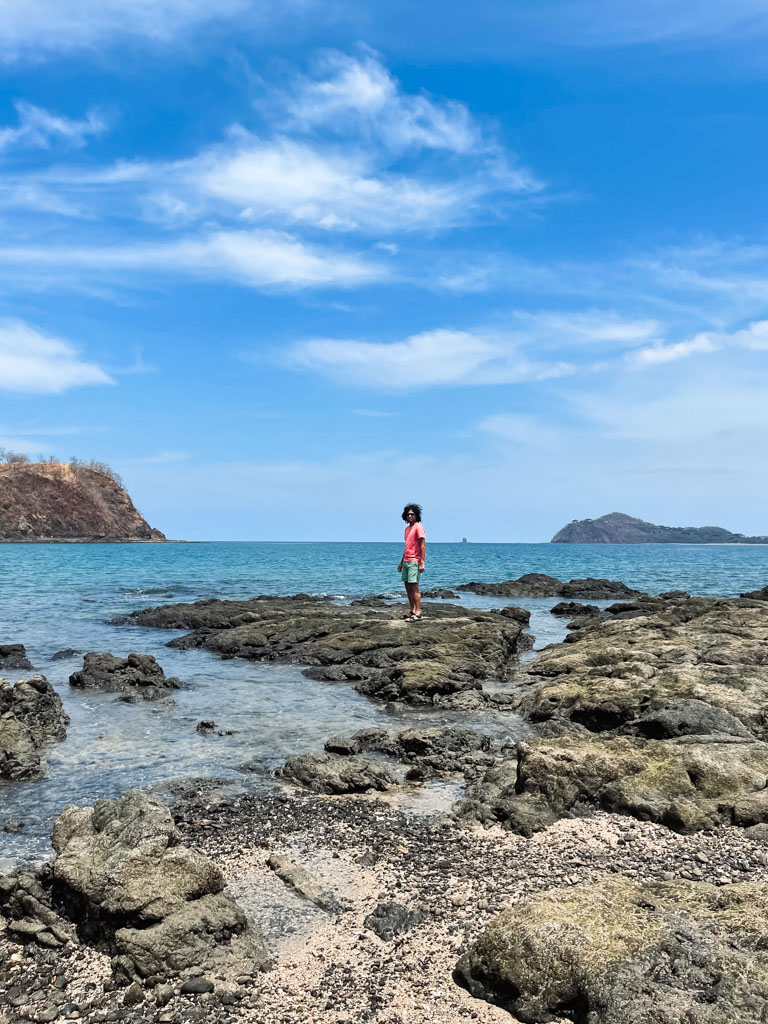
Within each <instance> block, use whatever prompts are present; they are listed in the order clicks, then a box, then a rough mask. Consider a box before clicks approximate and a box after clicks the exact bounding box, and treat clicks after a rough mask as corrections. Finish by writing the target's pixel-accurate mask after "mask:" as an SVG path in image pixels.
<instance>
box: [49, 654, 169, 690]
mask: <svg viewBox="0 0 768 1024" xmlns="http://www.w3.org/2000/svg"><path fill="white" fill-rule="evenodd" d="M69 685H70V686H73V687H75V688H77V689H80V690H98V691H99V692H101V693H121V694H123V696H124V699H126V700H128V701H129V702H133V701H142V700H159V699H161V698H163V697H168V696H169V695H170V694H171V693H172V692H173V690H178V689H179V687H180V686H181V682H180V681H179V680H178V679H176V678H175V677H171V678H168V679H167V678H166V676H165V673H164V672H163V670H162V668H161V667H160V666H159V665H158V664H157V662H156V661H155V659H154V658H153V657H152V655H151V654H129V655H128V657H127V658H116V657H115V656H114V655H113V654H96V653H93V652H91V653H90V654H86V655H85V658H84V659H83V667H82V669H80V671H79V672H73V673H72V675H71V676H70V677H69Z"/></svg>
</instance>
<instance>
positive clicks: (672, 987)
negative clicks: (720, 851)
mask: <svg viewBox="0 0 768 1024" xmlns="http://www.w3.org/2000/svg"><path fill="white" fill-rule="evenodd" d="M455 976H456V980H457V981H459V982H460V983H461V984H463V985H464V986H466V987H467V988H468V989H469V991H470V992H471V993H472V994H473V995H474V996H476V997H478V998H482V999H487V1000H490V1001H492V1002H494V1003H497V1004H499V1005H500V1006H503V1007H504V1008H505V1009H507V1010H509V1012H510V1013H512V1014H514V1016H515V1017H516V1018H517V1019H518V1020H521V1021H524V1022H525V1024H538V1022H541V1021H546V1020H552V1019H553V1018H554V1017H558V1018H561V1017H565V1018H567V1019H569V1020H576V1021H584V1022H586V1021H589V1022H590V1024H648V1022H651V1021H652V1022H653V1024H680V1022H681V1021H685V1022H690V1024H693V1022H694V1021H695V1022H696V1024H726V1022H730V1021H736V1020H738V1021H740V1022H743V1024H763V1022H764V1021H765V1007H766V1005H768V885H766V884H765V883H757V882H755V883H747V884H740V885H727V886H723V887H721V888H718V887H716V886H713V885H708V884H706V883H696V882H683V881H677V882H655V883H645V884H639V883H636V882H632V881H630V880H629V879H627V878H621V877H614V878H607V879H605V880H604V881H601V882H598V883H595V884H591V885H581V886H576V887H573V888H568V889H556V890H551V891H549V892H545V893H542V894H539V895H536V896H534V897H533V898H531V899H528V900H524V901H523V902H521V903H518V904H516V905H515V906H513V907H511V908H509V909H508V910H505V911H503V912H502V913H501V914H500V915H499V916H498V917H496V918H494V919H493V920H492V921H491V923H490V924H489V925H488V927H487V928H486V929H485V931H484V932H483V934H482V935H481V936H480V938H479V939H478V940H477V942H475V943H474V944H473V945H472V946H471V947H470V949H469V950H468V952H467V953H466V954H464V955H463V956H462V957H461V959H460V960H459V962H458V964H457V967H456V975H455Z"/></svg>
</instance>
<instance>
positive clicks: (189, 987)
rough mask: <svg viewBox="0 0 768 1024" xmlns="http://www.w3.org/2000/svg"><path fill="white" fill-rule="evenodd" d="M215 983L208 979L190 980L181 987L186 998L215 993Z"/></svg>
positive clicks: (197, 978) (196, 978)
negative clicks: (204, 993)
mask: <svg viewBox="0 0 768 1024" xmlns="http://www.w3.org/2000/svg"><path fill="white" fill-rule="evenodd" d="M213 988H214V985H213V982H212V981H209V980H208V979H207V978H201V977H195V978H188V979H187V980H186V981H185V982H184V983H183V984H182V986H181V994H182V995H185V996H189V995H199V994H201V993H203V992H213Z"/></svg>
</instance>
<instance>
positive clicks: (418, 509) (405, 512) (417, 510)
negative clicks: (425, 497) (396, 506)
mask: <svg viewBox="0 0 768 1024" xmlns="http://www.w3.org/2000/svg"><path fill="white" fill-rule="evenodd" d="M409 512H415V513H416V520H415V521H416V522H417V523H420V522H421V505H406V506H405V508H404V509H403V514H402V516H401V518H402V519H403V520H404V521H405V522H406V523H407V522H408V513H409Z"/></svg>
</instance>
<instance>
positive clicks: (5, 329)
mask: <svg viewBox="0 0 768 1024" xmlns="http://www.w3.org/2000/svg"><path fill="white" fill-rule="evenodd" d="M2 12H3V14H2V19H0V76H1V77H0V83H1V84H0V162H2V176H1V177H0V229H1V230H0V445H2V446H5V447H9V448H13V449H16V450H21V451H24V452H27V453H29V454H30V455H31V456H32V457H36V456H37V454H38V453H39V454H43V455H49V454H54V455H57V456H59V457H60V458H63V459H67V458H69V457H70V456H71V455H77V456H79V457H81V458H97V459H100V460H103V461H107V462H109V463H110V464H111V465H112V466H113V467H114V468H115V469H116V470H118V471H119V472H120V473H121V474H122V476H123V478H124V480H125V482H126V485H127V486H128V488H129V490H130V492H131V494H132V495H133V497H134V499H135V501H136V504H137V505H138V507H139V508H140V510H141V511H142V512H143V513H144V514H145V515H146V516H147V518H148V519H149V521H150V522H151V523H152V524H153V525H154V526H157V527H159V528H160V529H162V530H164V531H165V532H166V533H167V534H168V535H169V536H173V537H183V538H188V539H244V540H245V539H268V540H280V539H308V540H314V539H327V540H345V539H348V540H384V539H389V538H396V537H398V536H399V533H400V527H399V510H400V508H401V507H402V505H403V504H404V502H406V501H420V502H421V503H422V504H423V505H424V507H425V522H426V524H427V526H428V528H429V536H430V537H431V538H432V539H433V540H456V539H460V538H461V537H462V536H467V537H469V538H470V539H473V540H477V541H480V540H498V541H514V540H521V541H537V540H548V539H549V538H550V537H551V535H552V534H553V533H554V532H555V531H556V530H557V529H558V528H559V527H560V526H562V525H563V524H564V523H565V522H567V521H568V520H570V519H572V518H581V517H584V516H598V515H601V514H603V513H605V512H610V511H625V512H628V513H630V514H633V515H638V516H641V517H642V518H644V519H649V520H652V521H655V522H662V523H667V524H670V525H704V524H719V525H724V526H727V527H729V528H731V529H733V530H739V531H742V532H745V533H767V532H768V513H767V512H766V498H768V483H767V480H768V474H766V451H768V402H767V401H766V384H767V383H768V381H767V380H766V378H767V376H768V374H766V353H767V352H768V308H767V307H768V230H767V229H766V218H767V215H768V193H767V192H766V188H765V168H766V166H767V165H768V131H766V128H767V127H768V58H766V56H765V54H766V52H767V51H766V42H768V7H766V4H765V2H764V0H728V2H727V3H726V2H725V0H696V2H694V0H646V2H645V3H644V4H642V5H638V4H637V3H636V2H630V0H567V2H566V0H503V2H502V0H498V2H495V0H479V2H478V3H476V4H471V5H468V4H465V3H457V2H447V3H446V2H445V0H443V2H441V3H440V4H437V3H435V2H432V0H425V2H423V3H420V4H412V3H408V4H406V3H405V2H403V0H388V2H387V3H384V2H381V3H380V2H372V0H368V2H365V0H363V2H352V0H323V2H322V3H321V2H319V0H317V2H314V0H282V2H281V3H279V4H277V3H271V2H267V0H261V2H254V0H218V2H217V3H215V4H214V3H213V2H210V0H152V2H151V3H150V2H148V0H98V2H97V0H68V2H67V3H66V4H62V3H59V2H54V0H3V3H2Z"/></svg>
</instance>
